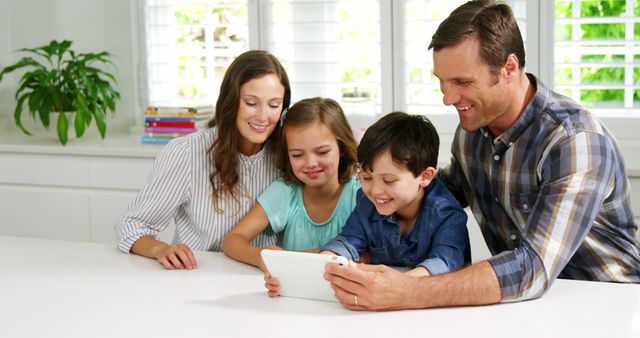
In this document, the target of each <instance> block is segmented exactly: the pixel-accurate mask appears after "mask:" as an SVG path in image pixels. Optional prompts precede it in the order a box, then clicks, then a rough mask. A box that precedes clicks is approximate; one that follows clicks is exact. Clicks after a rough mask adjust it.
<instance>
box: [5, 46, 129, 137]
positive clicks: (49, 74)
mask: <svg viewBox="0 0 640 338" xmlns="http://www.w3.org/2000/svg"><path fill="white" fill-rule="evenodd" d="M71 44H72V42H71V41H68V40H64V41H62V42H58V41H56V40H53V41H51V43H49V44H48V45H45V46H42V47H37V48H23V49H20V50H18V51H20V52H24V53H28V54H30V55H29V56H25V57H23V58H22V59H20V60H19V61H18V62H16V63H15V64H13V65H10V66H8V67H5V68H4V69H2V71H0V81H2V78H3V76H4V75H5V74H8V73H11V72H13V71H14V70H17V69H21V68H25V69H26V72H25V73H24V74H23V75H22V77H21V78H20V83H19V87H18V90H17V91H16V94H15V98H16V100H17V104H16V108H15V111H14V114H13V118H14V120H15V123H16V126H18V128H20V130H22V131H23V132H24V133H26V134H27V135H31V133H30V132H29V131H28V130H27V129H26V128H25V127H24V126H23V125H22V122H21V121H22V110H23V106H24V105H25V104H27V108H28V111H29V113H30V114H31V117H32V118H33V119H36V115H37V116H38V117H39V118H40V121H41V122H42V124H43V125H44V126H45V127H46V128H47V129H49V125H50V122H51V121H50V116H51V114H52V113H53V112H58V113H59V114H58V118H57V121H56V122H55V123H56V130H57V134H58V138H59V140H60V143H62V144H63V145H64V144H66V143H67V140H68V132H69V124H70V123H73V127H74V129H75V133H76V136H77V137H81V136H82V135H83V134H84V132H85V130H86V128H87V127H89V125H90V124H91V121H92V120H95V122H96V126H97V127H98V130H99V131H100V136H101V137H102V138H103V139H104V136H105V133H106V130H107V126H106V123H105V117H106V114H107V111H109V110H110V111H112V112H115V109H116V101H117V100H118V99H120V93H118V92H117V91H116V90H115V89H114V87H113V86H114V85H115V83H116V78H115V77H114V76H113V75H112V74H111V73H109V72H107V71H106V70H105V68H107V67H105V66H109V67H113V68H115V64H113V62H111V60H110V59H109V58H110V57H111V54H109V53H107V52H100V53H76V52H75V51H74V50H73V49H71ZM96 66H102V67H96ZM66 112H75V114H67V113H66ZM70 116H72V117H70Z"/></svg>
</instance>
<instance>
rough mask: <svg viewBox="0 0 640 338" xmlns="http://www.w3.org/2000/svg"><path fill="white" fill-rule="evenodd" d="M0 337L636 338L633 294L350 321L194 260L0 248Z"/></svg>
mask: <svg viewBox="0 0 640 338" xmlns="http://www.w3.org/2000/svg"><path fill="white" fill-rule="evenodd" d="M0 257H2V260H3V262H2V265H3V268H2V269H1V270H0V337H12V338H13V337H278V338H280V337H323V338H329V337H345V336H350V337H353V338H356V337H357V338H359V337H394V338H395V337H409V336H411V337H616V338H620V337H636V338H637V337H640V286H639V285H623V284H612V283H594V282H579V281H567V280H558V281H557V282H556V283H555V285H554V286H553V287H552V289H551V290H550V291H549V292H548V294H547V295H545V296H544V297H543V298H541V299H538V300H533V301H528V302H522V303H513V304H500V305H492V306H479V307H464V308H448V309H429V310H412V311H395V312H381V313H371V312H352V311H349V310H347V309H345V308H343V307H342V305H340V304H338V303H332V302H322V301H311V300H303V299H294V298H285V297H281V298H277V299H271V298H269V297H268V296H267V294H266V292H265V290H264V289H263V280H262V274H261V273H260V272H259V270H257V269H255V268H253V267H250V266H247V265H244V264H241V263H238V262H235V261H232V260H230V259H229V258H227V257H225V256H223V255H222V254H219V253H208V252H199V253H196V257H197V259H198V264H199V266H198V269H196V270H193V271H177V270H176V271H168V270H165V269H164V268H162V267H161V266H160V265H159V264H158V263H157V262H156V261H154V260H151V259H146V258H142V257H139V256H134V255H127V254H123V253H120V252H117V251H116V249H115V245H111V246H110V245H103V244H97V243H80V242H64V241H52V240H40V239H26V238H16V237H0Z"/></svg>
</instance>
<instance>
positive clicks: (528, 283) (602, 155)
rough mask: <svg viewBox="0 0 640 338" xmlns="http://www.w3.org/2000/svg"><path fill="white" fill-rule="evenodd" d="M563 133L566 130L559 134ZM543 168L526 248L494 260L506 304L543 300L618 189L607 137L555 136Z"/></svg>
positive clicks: (541, 166) (497, 256)
mask: <svg viewBox="0 0 640 338" xmlns="http://www.w3.org/2000/svg"><path fill="white" fill-rule="evenodd" d="M559 130H561V129H559ZM556 136H557V141H556V142H555V143H552V145H550V146H549V147H548V149H547V151H546V152H545V157H544V158H543V159H542V161H541V162H540V164H539V166H538V168H537V170H538V173H537V176H538V177H539V179H540V181H541V185H540V188H541V190H540V192H539V193H538V197H537V200H536V202H535V205H534V207H533V208H532V210H531V214H530V216H529V217H528V221H527V224H526V227H525V233H524V236H523V238H522V244H521V245H520V246H519V247H517V248H515V249H514V250H511V251H504V252H502V253H500V254H498V255H496V256H494V257H492V258H490V259H489V262H490V263H491V264H492V266H493V268H494V270H495V272H496V274H497V276H498V280H499V282H500V287H501V292H502V300H503V301H518V300H526V299H531V298H537V297H540V296H542V295H543V294H544V293H545V292H546V291H547V290H548V288H549V287H550V286H551V284H552V283H553V281H554V280H555V279H556V278H557V276H558V275H559V274H560V272H561V271H562V269H563V268H564V267H565V266H566V265H567V263H568V262H569V260H570V259H571V258H572V256H573V255H574V253H575V252H576V250H578V248H579V247H580V245H581V244H582V243H583V240H584V238H585V236H586V235H587V233H588V232H589V230H590V229H591V226H592V224H593V223H594V220H595V218H596V215H597V213H598V210H599V206H601V205H602V204H603V202H604V200H605V199H606V198H607V196H608V195H609V194H611V191H612V189H613V184H614V183H613V182H614V168H613V167H612V165H613V163H615V161H614V160H613V159H612V156H613V153H612V151H611V148H610V147H608V146H607V143H606V142H607V141H606V138H605V136H603V135H602V134H599V133H594V132H580V133H577V134H574V135H573V136H570V137H564V136H562V135H556Z"/></svg>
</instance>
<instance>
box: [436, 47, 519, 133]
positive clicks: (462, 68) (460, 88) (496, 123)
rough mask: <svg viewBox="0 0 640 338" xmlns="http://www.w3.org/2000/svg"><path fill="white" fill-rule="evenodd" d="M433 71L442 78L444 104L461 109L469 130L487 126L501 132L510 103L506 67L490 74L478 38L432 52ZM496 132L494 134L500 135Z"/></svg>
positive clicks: (441, 86)
mask: <svg viewBox="0 0 640 338" xmlns="http://www.w3.org/2000/svg"><path fill="white" fill-rule="evenodd" d="M433 62H434V70H433V73H434V75H435V76H436V77H438V79H439V80H440V90H441V91H442V93H443V94H444V98H443V102H444V104H445V105H453V106H454V107H455V108H456V110H457V111H458V115H459V117H460V125H461V126H462V128H463V129H464V130H466V131H475V130H477V129H478V128H480V127H484V126H488V127H489V128H490V129H491V130H492V132H494V134H495V131H496V130H498V134H500V133H502V131H504V129H505V128H501V127H502V126H503V122H504V121H502V120H504V119H508V118H509V116H508V114H506V113H507V112H508V110H509V109H508V108H509V106H510V105H511V99H510V95H509V94H508V93H509V92H508V88H507V86H506V85H505V80H504V78H503V73H504V68H502V69H501V70H500V72H499V73H498V74H491V72H490V70H489V66H488V65H487V64H485V63H484V62H483V61H482V60H481V59H480V45H479V42H478V40H477V38H469V39H466V40H464V41H463V42H461V43H459V44H457V45H455V46H452V47H446V48H442V49H440V50H438V51H437V52H434V53H433ZM492 127H494V128H492ZM498 134H495V136H498Z"/></svg>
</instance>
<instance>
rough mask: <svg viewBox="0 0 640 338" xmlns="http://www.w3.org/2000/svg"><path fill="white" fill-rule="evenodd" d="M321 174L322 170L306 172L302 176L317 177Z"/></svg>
mask: <svg viewBox="0 0 640 338" xmlns="http://www.w3.org/2000/svg"><path fill="white" fill-rule="evenodd" d="M321 172H322V170H316V171H306V172H305V173H304V174H305V175H307V176H309V177H318V176H319V175H320V173H321Z"/></svg>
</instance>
